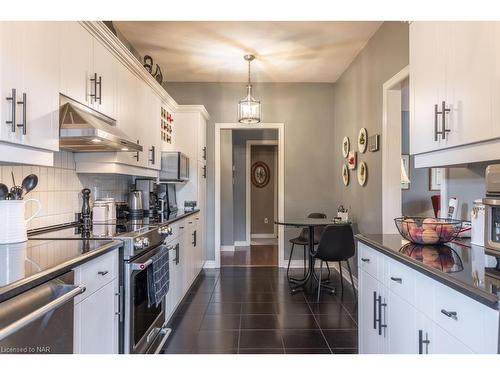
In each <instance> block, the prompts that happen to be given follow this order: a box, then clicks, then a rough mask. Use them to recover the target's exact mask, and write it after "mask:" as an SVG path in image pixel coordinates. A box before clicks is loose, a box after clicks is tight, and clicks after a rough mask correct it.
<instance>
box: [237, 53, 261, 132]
mask: <svg viewBox="0 0 500 375" xmlns="http://www.w3.org/2000/svg"><path fill="white" fill-rule="evenodd" d="M244 59H245V60H246V61H248V83H247V96H246V97H244V98H243V99H241V100H240V101H239V103H238V121H239V122H241V123H242V124H258V123H259V122H260V100H257V99H255V98H254V97H253V96H252V84H251V83H250V63H251V62H252V61H253V60H254V59H255V56H254V55H245V56H244Z"/></svg>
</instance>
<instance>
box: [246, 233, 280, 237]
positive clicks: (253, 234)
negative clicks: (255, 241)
mask: <svg viewBox="0 0 500 375" xmlns="http://www.w3.org/2000/svg"><path fill="white" fill-rule="evenodd" d="M250 238H276V235H275V234H274V233H252V236H251V237H250Z"/></svg>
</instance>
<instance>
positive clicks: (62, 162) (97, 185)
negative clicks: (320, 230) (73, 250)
mask: <svg viewBox="0 0 500 375" xmlns="http://www.w3.org/2000/svg"><path fill="white" fill-rule="evenodd" d="M11 172H13V173H14V178H15V180H16V184H18V185H21V182H22V180H23V178H24V177H25V176H27V175H29V174H30V173H34V174H36V175H37V176H38V186H37V187H36V189H35V190H33V191H32V192H31V193H29V194H28V195H27V196H26V198H25V199H29V198H33V199H37V200H38V201H40V205H41V210H40V212H39V214H38V215H37V217H36V218H34V219H33V220H32V221H31V222H30V223H29V224H28V229H34V228H40V227H45V226H49V225H56V224H62V223H68V222H71V221H74V216H75V212H80V207H81V198H80V192H81V190H82V189H83V188H84V187H87V188H89V189H91V190H92V198H93V199H98V198H106V197H110V198H115V199H117V200H126V198H127V194H128V191H129V187H130V186H131V185H132V183H133V177H132V176H123V175H101V174H95V175H93V174H77V173H76V171H75V159H74V157H73V154H72V153H71V152H66V151H61V152H56V153H54V166H53V167H38V166H33V165H2V166H1V168H0V182H3V183H4V184H6V185H7V186H8V187H11V186H12V176H11ZM35 210H36V204H35V202H29V203H27V205H26V217H29V216H31V215H32V214H33V213H35Z"/></svg>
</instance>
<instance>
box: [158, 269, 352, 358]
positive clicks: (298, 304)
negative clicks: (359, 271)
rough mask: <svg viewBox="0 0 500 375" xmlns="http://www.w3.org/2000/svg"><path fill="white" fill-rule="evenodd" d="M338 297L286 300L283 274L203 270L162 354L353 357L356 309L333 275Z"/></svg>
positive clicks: (175, 318) (305, 296)
mask: <svg viewBox="0 0 500 375" xmlns="http://www.w3.org/2000/svg"><path fill="white" fill-rule="evenodd" d="M331 285H333V286H336V287H337V290H338V292H337V294H336V295H331V294H327V293H326V291H325V293H322V294H321V296H320V297H321V298H320V303H316V293H314V294H305V293H298V294H295V295H291V294H290V291H289V287H288V283H287V279H286V272H285V270H280V269H278V268H275V267H269V268H263V267H259V268H221V269H220V270H204V271H202V273H201V274H200V276H199V277H198V279H197V280H196V282H195V284H194V285H193V287H192V288H191V290H190V292H189V294H188V295H187V296H186V297H185V298H184V300H183V301H182V303H181V304H180V306H179V308H178V309H177V311H176V312H175V314H174V316H173V317H172V319H171V321H170V322H169V324H170V327H171V328H172V330H173V333H172V334H171V336H170V337H169V339H168V341H167V343H166V345H165V347H164V349H163V352H164V353H171V354H173V353H186V354H197V353H199V354H209V353H213V354H305V353H310V354H331V353H333V354H337V353H338V354H354V353H357V352H358V349H357V347H358V339H357V334H358V331H357V305H356V303H355V302H356V301H355V298H354V295H353V292H352V289H351V288H350V284H347V283H345V282H344V287H345V289H344V293H343V295H342V293H340V281H339V277H338V274H337V273H335V271H332V275H331Z"/></svg>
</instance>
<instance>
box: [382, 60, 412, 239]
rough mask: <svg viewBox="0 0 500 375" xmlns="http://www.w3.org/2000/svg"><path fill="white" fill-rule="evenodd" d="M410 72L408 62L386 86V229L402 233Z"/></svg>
mask: <svg viewBox="0 0 500 375" xmlns="http://www.w3.org/2000/svg"><path fill="white" fill-rule="evenodd" d="M409 76H410V66H409V65H407V66H406V67H404V68H403V69H402V70H401V71H399V72H398V73H397V74H396V75H394V76H393V77H392V78H390V79H389V80H388V81H386V82H385V83H384V84H383V86H382V91H383V93H382V142H381V147H382V233H398V232H397V229H396V226H395V225H394V218H396V217H400V216H401V212H402V209H401V206H402V200H401V82H403V81H404V80H405V79H407V78H408V77H409Z"/></svg>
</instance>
